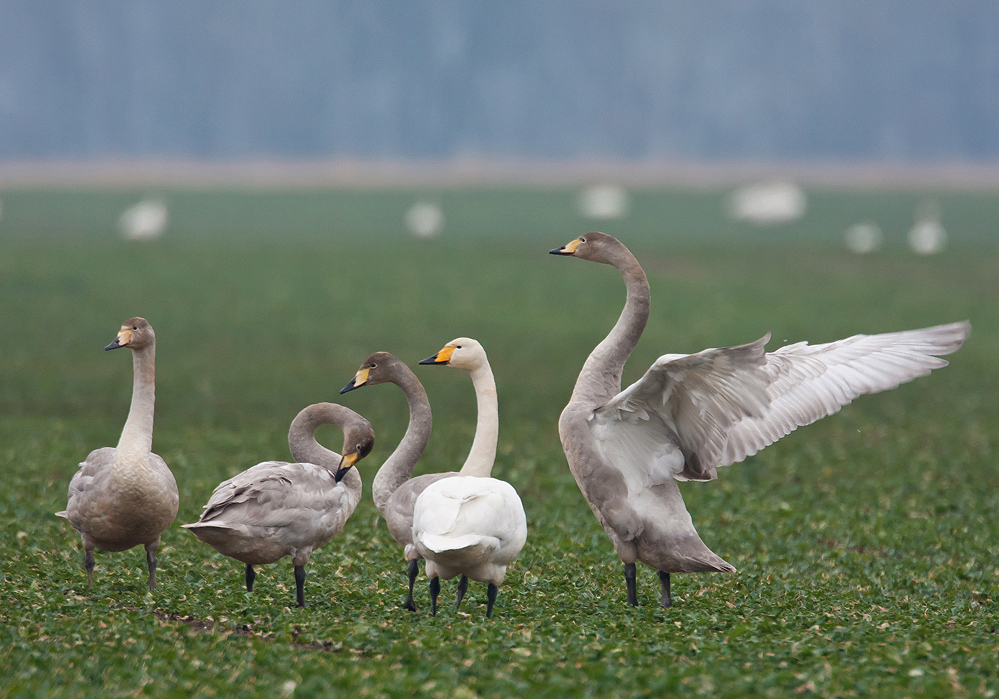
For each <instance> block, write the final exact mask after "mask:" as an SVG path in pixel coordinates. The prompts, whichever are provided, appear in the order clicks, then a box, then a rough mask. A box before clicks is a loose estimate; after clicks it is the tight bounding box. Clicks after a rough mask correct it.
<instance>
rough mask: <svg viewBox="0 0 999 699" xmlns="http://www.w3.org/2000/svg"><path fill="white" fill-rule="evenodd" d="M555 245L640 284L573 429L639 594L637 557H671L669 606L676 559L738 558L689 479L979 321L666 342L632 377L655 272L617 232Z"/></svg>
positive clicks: (578, 464) (569, 451)
mask: <svg viewBox="0 0 999 699" xmlns="http://www.w3.org/2000/svg"><path fill="white" fill-rule="evenodd" d="M551 253H552V254H555V255H571V256H573V257H579V258H581V259H584V260H590V261H593V262H601V263H603V264H609V265H612V266H613V267H614V268H615V269H617V270H618V271H619V272H620V273H621V275H622V276H623V277H624V282H625V287H626V288H627V299H626V301H625V305H624V310H623V311H622V312H621V316H620V318H619V319H618V321H617V323H616V324H615V325H614V328H613V329H612V330H611V331H610V333H609V334H608V335H607V337H606V338H605V339H604V340H603V341H602V342H601V343H600V344H599V345H597V347H596V348H595V349H594V350H593V352H592V353H591V354H590V356H589V358H587V360H586V362H585V364H584V365H583V369H582V371H581V372H580V374H579V378H578V379H577V380H576V386H575V388H574V389H573V392H572V397H571V398H570V399H569V404H568V405H567V406H566V407H565V410H563V411H562V415H561V417H560V418H559V436H560V437H561V439H562V446H563V449H564V450H565V455H566V459H567V460H568V462H569V468H570V470H571V471H572V475H573V476H574V477H575V479H576V483H577V484H578V485H579V489H580V490H581V491H582V492H583V496H584V497H585V498H586V500H587V502H588V503H589V505H590V508H591V509H592V510H593V514H594V515H596V517H597V520H599V522H600V524H601V525H602V526H603V528H604V531H605V532H607V535H608V536H609V537H610V539H611V541H612V542H613V544H614V548H615V550H616V551H617V554H618V556H620V557H621V560H622V561H623V562H624V564H625V566H624V576H625V580H626V582H627V587H628V602H629V603H630V604H632V605H636V606H637V604H638V597H637V591H636V582H635V577H636V571H635V561H642V562H643V563H645V564H647V565H650V566H652V567H653V568H655V569H656V570H657V571H659V579H660V582H661V586H662V596H661V599H660V601H661V604H662V605H663V606H664V607H668V606H670V605H671V604H672V599H671V597H670V573H687V572H704V571H720V572H734V571H735V568H733V567H732V566H731V565H729V564H728V563H726V562H725V561H723V560H722V559H721V558H719V557H718V556H716V555H715V554H714V553H712V552H711V551H710V550H709V549H708V547H707V546H705V545H704V543H703V542H702V541H701V539H700V537H699V536H698V535H697V532H696V531H695V530H694V525H693V523H692V521H691V518H690V515H689V514H688V513H687V509H686V508H685V507H684V504H683V499H682V498H681V497H680V490H679V488H678V487H677V485H676V481H677V480H698V481H706V480H712V479H714V478H715V477H716V476H717V474H716V471H715V469H717V468H719V467H721V466H728V465H730V464H733V463H736V462H738V461H742V460H743V459H744V458H746V457H747V456H750V455H752V454H755V453H756V452H758V451H759V450H760V449H762V448H763V447H765V446H767V445H768V444H771V443H773V442H775V441H777V440H778V439H780V438H781V437H783V436H784V435H786V434H788V433H790V432H791V431H792V430H794V429H795V428H797V427H800V426H802V425H807V424H809V423H812V422H814V421H816V420H818V419H819V418H822V417H825V416H826V415H831V414H832V413H835V412H836V411H838V410H839V409H840V408H841V407H842V406H844V405H846V404H847V403H849V402H850V401H852V400H853V399H854V398H856V397H857V396H860V395H863V394H865V393H876V392H878V391H885V390H887V389H890V388H895V387H896V386H898V385H899V384H901V383H904V382H906V381H911V380H912V379H914V378H916V377H919V376H925V375H926V374H929V373H930V371H931V370H933V369H938V368H940V367H943V366H946V365H947V362H946V361H945V360H943V359H940V358H939V357H938V356H937V355H943V354H949V353H951V352H954V351H955V350H957V349H958V348H959V347H960V346H961V345H962V343H963V342H964V340H965V338H967V337H968V334H969V332H970V331H971V326H970V324H969V323H967V322H961V323H952V324H950V325H940V326H936V327H932V328H925V329H922V330H909V331H904V332H895V333H885V334H881V335H855V336H853V337H848V338H846V339H844V340H839V341H836V342H830V343H827V344H822V345H814V346H810V345H808V343H806V342H799V343H796V344H793V345H788V346H786V347H781V348H780V349H778V350H776V351H775V352H770V353H766V352H764V350H763V347H764V345H765V344H766V342H767V340H768V339H769V337H770V336H769V335H766V336H764V337H763V338H761V339H759V340H757V341H756V342H751V343H749V344H747V345H741V346H738V347H727V348H721V349H708V350H704V351H702V352H698V353H696V354H666V355H663V356H661V357H659V359H657V360H656V362H655V363H654V364H653V365H652V366H651V367H650V368H649V370H648V371H647V372H646V373H645V376H643V377H642V378H641V379H639V380H638V381H636V382H635V383H634V384H632V385H631V386H629V387H628V388H626V389H625V390H623V391H622V390H621V374H622V371H623V368H624V363H625V361H626V360H627V359H628V356H629V355H630V354H631V352H632V350H633V349H634V348H635V345H636V344H637V343H638V339H639V337H641V334H642V331H643V330H644V329H645V324H646V322H647V321H648V318H649V300H650V295H649V284H648V281H647V280H646V277H645V272H643V271H642V268H641V266H640V265H639V264H638V261H637V260H636V259H635V257H634V256H633V255H632V254H631V252H630V251H629V250H628V248H626V247H625V246H624V245H623V244H622V243H621V242H619V241H618V240H616V239H615V238H613V237H611V236H609V235H606V234H604V233H587V234H586V235H584V236H580V237H579V238H577V239H575V240H573V241H572V242H570V243H568V244H567V245H565V246H563V247H561V248H557V249H555V250H552V251H551Z"/></svg>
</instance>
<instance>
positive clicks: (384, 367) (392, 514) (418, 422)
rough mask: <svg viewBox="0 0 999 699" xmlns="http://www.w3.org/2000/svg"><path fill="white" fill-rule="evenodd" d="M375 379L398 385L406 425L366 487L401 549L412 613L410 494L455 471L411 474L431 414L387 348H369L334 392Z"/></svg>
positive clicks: (414, 566) (414, 567) (415, 569)
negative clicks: (403, 399) (351, 375)
mask: <svg viewBox="0 0 999 699" xmlns="http://www.w3.org/2000/svg"><path fill="white" fill-rule="evenodd" d="M380 383H394V384H395V385H396V386H398V387H399V388H401V389H402V392H403V394H404V395H405V396H406V402H407V403H408V404H409V426H408V427H407V428H406V434H405V435H404V436H403V438H402V441H401V442H399V445H398V446H397V447H396V448H395V451H393V452H392V454H391V456H389V457H388V458H387V459H386V460H385V463H383V464H382V466H381V468H380V469H378V473H377V474H376V475H375V479H374V481H372V483H371V491H372V496H373V498H374V501H375V507H377V508H378V512H379V513H380V514H381V516H382V517H383V518H384V519H385V523H386V524H387V525H388V529H389V533H390V534H391V535H392V538H394V539H395V540H396V541H398V542H399V543H400V544H402V545H403V547H404V554H405V556H406V560H407V561H409V570H408V575H409V595H408V596H407V597H406V601H405V603H404V604H403V608H404V609H408V610H409V611H412V612H415V611H416V602H415V601H414V600H413V584H414V583H415V582H416V576H417V575H418V574H419V572H420V566H419V559H420V558H422V556H421V555H420V554H419V552H418V551H417V550H416V547H415V546H413V506H414V505H415V504H416V498H417V497H418V496H419V494H420V493H422V492H423V489H424V488H426V487H427V486H428V485H430V484H431V483H435V482H436V481H439V480H440V479H442V478H450V477H452V476H457V475H458V473H457V472H455V471H449V472H446V473H426V474H423V475H422V476H416V477H415V478H413V477H412V476H413V469H414V468H415V467H416V462H417V461H419V459H420V456H421V455H422V454H423V450H424V449H425V448H426V447H427V442H428V441H430V430H431V426H432V424H433V418H432V417H431V412H430V401H429V400H427V392H426V391H425V390H424V389H423V384H421V383H420V380H419V379H418V378H416V374H414V373H413V372H412V371H410V369H409V367H407V366H406V365H405V364H404V363H403V362H401V361H400V360H399V359H398V358H397V357H395V356H394V355H392V354H389V353H388V352H375V353H374V354H372V355H371V356H369V357H368V358H367V359H365V360H364V361H363V362H362V363H361V367H360V368H359V369H358V370H357V374H355V376H354V378H353V379H351V380H350V383H348V384H347V385H346V386H344V387H343V389H342V390H341V391H340V393H347V392H348V391H353V390H354V389H356V388H361V387H362V386H375V385H377V384H380Z"/></svg>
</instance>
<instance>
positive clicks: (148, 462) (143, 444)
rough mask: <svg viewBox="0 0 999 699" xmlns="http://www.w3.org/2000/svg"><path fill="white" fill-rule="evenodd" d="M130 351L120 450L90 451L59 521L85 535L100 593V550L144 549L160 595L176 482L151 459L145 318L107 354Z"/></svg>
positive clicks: (124, 331) (152, 387) (150, 373)
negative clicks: (161, 554)
mask: <svg viewBox="0 0 999 699" xmlns="http://www.w3.org/2000/svg"><path fill="white" fill-rule="evenodd" d="M119 347H128V348H129V349H131V350H132V367H133V369H132V371H133V379H132V405H131V407H130V408H129V410H128V419H127V420H126V421H125V427H124V429H122V431H121V439H119V440H118V446H117V447H104V448H102V449H95V450H94V451H92V452H90V455H89V456H88V457H87V460H86V461H84V462H83V463H81V464H80V470H79V471H77V472H76V475H74V476H73V479H72V480H71V481H70V482H69V504H68V505H67V507H66V509H65V510H64V511H63V512H57V513H56V514H57V515H58V516H59V517H64V518H66V519H68V520H69V523H70V524H72V525H73V528H74V529H76V530H77V531H78V532H80V539H81V540H82V541H83V550H84V552H85V554H84V555H85V558H84V565H85V566H86V569H87V585H88V586H89V587H91V588H93V586H94V548H98V549H100V550H101V551H125V550H126V549H130V548H132V547H133V546H139V545H140V544H141V545H142V546H144V547H145V549H146V564H147V566H148V568H149V589H150V590H155V589H156V550H157V549H158V548H159V546H160V534H161V533H162V532H163V531H164V530H166V529H167V527H169V526H170V524H171V523H172V522H173V521H174V519H175V518H176V517H177V508H178V506H179V504H180V498H179V496H178V494H177V481H175V480H174V477H173V474H172V473H171V472H170V469H169V468H168V467H167V465H166V462H164V461H163V459H161V458H160V457H159V456H158V455H157V454H154V453H153V452H152V445H153V410H154V406H155V403H156V395H155V394H156V335H155V333H154V332H153V328H152V326H150V325H149V323H148V322H147V321H146V319H145V318H138V317H136V318H130V319H129V320H127V321H125V323H124V324H123V325H122V326H121V330H119V331H118V336H117V337H116V338H115V339H114V340H113V341H112V342H111V344H109V345H108V346H107V347H105V348H104V349H105V350H113V349H117V348H119Z"/></svg>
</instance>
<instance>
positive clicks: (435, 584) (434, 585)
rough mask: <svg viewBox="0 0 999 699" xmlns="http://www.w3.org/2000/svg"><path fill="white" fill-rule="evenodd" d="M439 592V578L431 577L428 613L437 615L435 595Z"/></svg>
mask: <svg viewBox="0 0 999 699" xmlns="http://www.w3.org/2000/svg"><path fill="white" fill-rule="evenodd" d="M440 593H441V579H440V578H438V577H436V576H435V577H433V578H431V579H430V614H431V616H437V595H439V594H440Z"/></svg>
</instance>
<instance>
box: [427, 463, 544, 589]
mask: <svg viewBox="0 0 999 699" xmlns="http://www.w3.org/2000/svg"><path fill="white" fill-rule="evenodd" d="M526 541H527V516H526V515H525V514H524V505H523V504H522V503H521V501H520V496H519V495H517V491H516V490H515V489H514V487H513V486H512V485H510V484H509V483H507V482H505V481H501V480H497V479H496V478H477V477H474V476H456V477H454V478H446V479H444V480H440V481H437V482H436V483H433V484H431V485H429V486H428V487H427V488H426V490H424V491H423V493H422V494H421V495H420V497H419V498H418V499H417V500H416V508H415V510H414V512H413V543H414V544H415V545H416V550H417V551H419V552H420V555H421V556H423V557H424V558H426V559H427V575H428V576H429V577H435V576H439V577H441V578H443V579H444V580H450V579H451V578H453V577H455V576H456V575H466V576H468V577H469V578H471V579H472V580H477V581H478V582H485V583H492V584H493V585H496V586H499V585H500V583H502V582H503V577H504V576H505V575H506V568H507V566H508V565H510V563H511V562H512V561H513V559H515V558H516V557H517V554H519V553H520V551H521V549H523V548H524V543H525V542H526Z"/></svg>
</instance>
